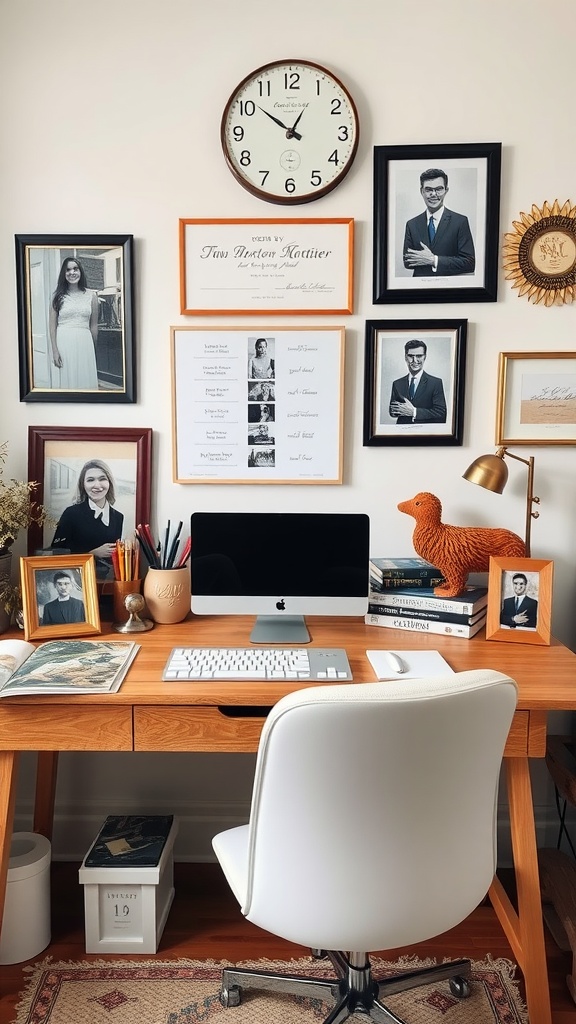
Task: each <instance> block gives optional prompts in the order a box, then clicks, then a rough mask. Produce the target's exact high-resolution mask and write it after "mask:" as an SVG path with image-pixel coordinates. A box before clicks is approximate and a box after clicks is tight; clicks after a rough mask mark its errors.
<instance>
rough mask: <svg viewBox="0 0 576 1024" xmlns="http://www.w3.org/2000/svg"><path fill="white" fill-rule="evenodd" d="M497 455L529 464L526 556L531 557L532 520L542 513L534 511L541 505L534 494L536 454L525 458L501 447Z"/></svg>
mask: <svg viewBox="0 0 576 1024" xmlns="http://www.w3.org/2000/svg"><path fill="white" fill-rule="evenodd" d="M496 455H497V456H498V457H499V458H501V459H503V458H504V457H505V456H506V457H508V458H510V459H516V462H523V463H524V465H525V466H528V482H527V487H526V535H525V536H526V539H525V544H526V557H527V558H530V540H531V533H532V520H533V519H538V516H539V515H540V513H539V512H538V511H536V512H534V511H532V505H539V504H540V498H537V497H536V495H535V494H534V456H533V455H531V456H530V458H529V459H523V458H522V456H521V455H514V452H511V451H508V448H499V449H498V451H497V452H496Z"/></svg>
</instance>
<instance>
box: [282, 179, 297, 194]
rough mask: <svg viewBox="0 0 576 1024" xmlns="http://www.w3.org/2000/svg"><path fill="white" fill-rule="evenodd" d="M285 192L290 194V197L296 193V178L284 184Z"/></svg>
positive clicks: (287, 180)
mask: <svg viewBox="0 0 576 1024" xmlns="http://www.w3.org/2000/svg"><path fill="white" fill-rule="evenodd" d="M284 190H285V191H286V192H288V195H292V193H293V192H295V191H296V182H295V181H294V178H286V181H285V182H284Z"/></svg>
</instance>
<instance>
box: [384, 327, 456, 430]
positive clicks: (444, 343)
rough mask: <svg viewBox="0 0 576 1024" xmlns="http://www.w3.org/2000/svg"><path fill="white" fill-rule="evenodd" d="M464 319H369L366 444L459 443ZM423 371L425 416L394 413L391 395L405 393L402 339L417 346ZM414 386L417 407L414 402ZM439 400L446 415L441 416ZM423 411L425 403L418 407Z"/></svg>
mask: <svg viewBox="0 0 576 1024" xmlns="http://www.w3.org/2000/svg"><path fill="white" fill-rule="evenodd" d="M467 328H468V321H467V320H453V319H452V320H367V321H366V340H365V362H364V446H365V447H378V446H386V445H387V446H402V445H405V446H411V447H418V446H424V445H431V446H445V445H454V446H456V445H461V444H462V436H463V424H464V390H465V376H466V337H467ZM419 342H420V344H421V345H422V343H423V344H424V349H425V353H424V354H425V359H424V360H423V361H419V363H418V366H419V368H422V369H423V371H424V373H425V374H426V377H425V378H424V379H423V380H421V381H419V385H422V386H423V387H425V388H426V389H427V395H428V396H430V397H426V399H425V400H426V401H428V402H429V406H430V408H431V409H432V410H433V411H432V412H431V414H430V416H429V417H427V418H424V419H420V420H418V419H416V420H412V421H408V418H406V420H404V419H403V418H402V417H399V416H395V415H392V411H391V401H392V399H393V397H394V398H399V397H402V398H404V397H405V395H407V394H408V389H407V386H405V385H404V383H403V381H404V379H405V378H407V377H408V365H407V354H406V345H407V344H408V343H411V344H412V343H413V344H412V347H413V348H415V349H416V352H418V347H417V346H418V343H419ZM418 390H419V389H418V388H417V390H416V396H415V407H416V408H418V405H417V402H416V399H417V398H418ZM442 403H443V404H444V409H445V418H444V420H443V419H442ZM420 408H421V409H422V412H423V407H420Z"/></svg>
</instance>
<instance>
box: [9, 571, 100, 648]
mask: <svg viewBox="0 0 576 1024" xmlns="http://www.w3.org/2000/svg"><path fill="white" fill-rule="evenodd" d="M20 578H21V580H20V581H21V584H22V610H23V615H24V636H25V638H26V640H49V639H51V638H52V639H57V638H59V637H73V636H89V635H91V634H94V633H99V632H100V612H99V610H98V590H97V587H96V565H95V561H94V556H93V555H55V556H38V557H34V556H32V557H30V556H29V557H27V558H21V559H20Z"/></svg>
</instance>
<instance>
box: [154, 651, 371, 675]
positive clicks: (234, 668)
mask: <svg viewBox="0 0 576 1024" xmlns="http://www.w3.org/2000/svg"><path fill="white" fill-rule="evenodd" d="M162 679H163V680H165V681H170V680H179V679H182V680H186V679H220V680H222V681H224V680H227V679H246V680H249V679H250V680H258V679H304V680H310V682H331V683H337V682H346V681H347V680H351V679H352V672H351V671H350V664H349V662H348V656H347V654H346V651H344V650H342V649H340V648H329V647H311V648H310V650H305V649H304V648H302V647H294V648H288V647H175V648H174V649H173V650H172V651H171V652H170V656H169V658H168V661H167V662H166V665H165V666H164V671H163V673H162Z"/></svg>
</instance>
